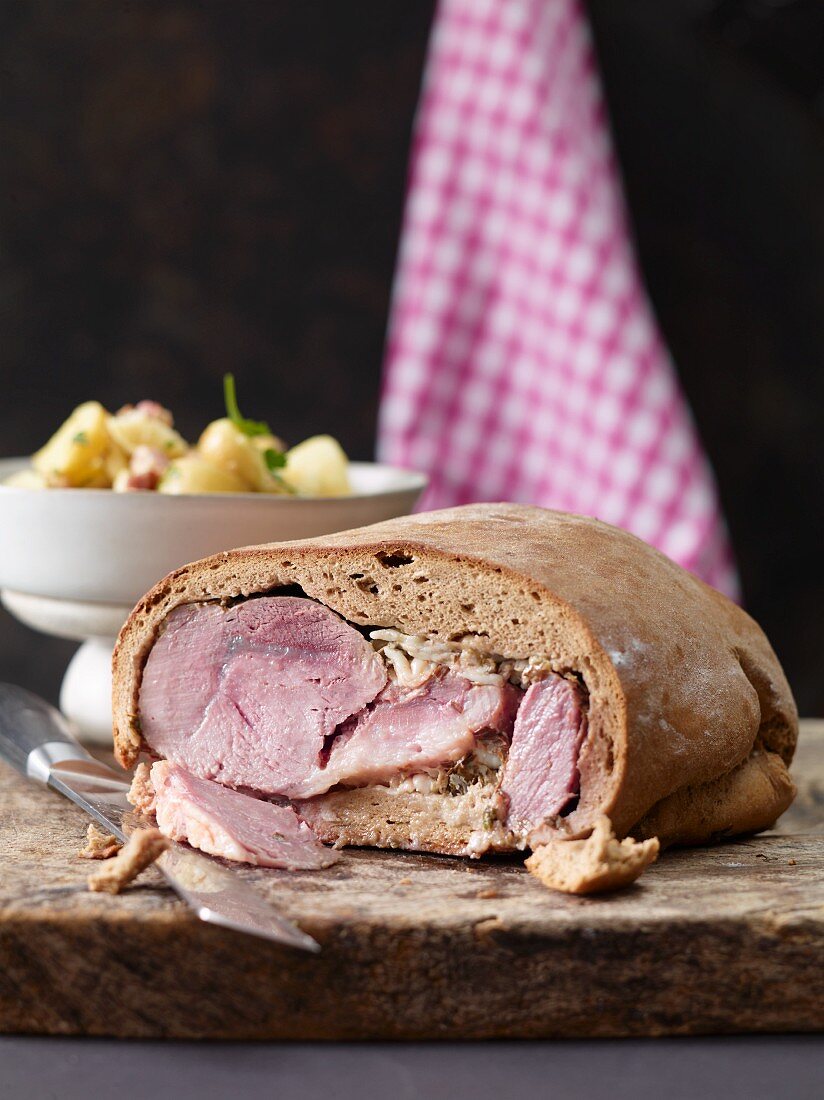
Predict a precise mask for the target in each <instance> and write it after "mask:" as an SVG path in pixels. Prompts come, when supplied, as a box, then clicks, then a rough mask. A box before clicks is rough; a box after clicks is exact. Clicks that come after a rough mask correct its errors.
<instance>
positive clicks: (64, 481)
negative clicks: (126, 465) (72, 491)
mask: <svg viewBox="0 0 824 1100" xmlns="http://www.w3.org/2000/svg"><path fill="white" fill-rule="evenodd" d="M107 419H108V414H107V412H106V410H105V409H104V408H103V406H102V405H101V404H100V402H99V401H86V402H85V403H84V404H82V405H78V407H77V408H76V409H75V410H74V412H73V413H72V414H71V416H70V417H69V418H68V420H66V421H65V422H64V423H63V424H62V425H61V426H60V427H59V428H58V429H57V431H56V432H55V433H54V435H53V436H52V437H51V439H50V440H49V441H48V443H46V445H45V446H44V447H41V449H40V450H39V451H38V452H37V453H36V454H35V455H34V456H33V458H32V465H33V466H34V468H35V470H36V471H37V472H38V473H39V474H40V475H41V476H42V477H43V478H44V479H45V481H46V484H47V485H49V486H62V487H68V486H70V487H73V488H84V487H86V488H106V487H107V486H109V485H111V483H112V479H113V477H114V473H115V472H116V468H117V467H118V464H122V463H123V461H124V460H123V457H122V453H121V452H120V449H119V447H118V446H117V444H116V443H114V442H113V441H112V440H111V439H110V437H109V433H108V431H107V428H106V421H107Z"/></svg>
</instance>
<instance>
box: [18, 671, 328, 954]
mask: <svg viewBox="0 0 824 1100" xmlns="http://www.w3.org/2000/svg"><path fill="white" fill-rule="evenodd" d="M0 758H2V759H4V760H5V761H6V762H7V763H9V764H11V765H12V767H14V768H15V769H16V770H17V771H18V772H20V774H21V775H24V776H27V777H28V778H29V779H33V780H36V781H38V782H40V783H44V784H46V785H47V786H49V787H52V788H53V789H54V790H56V791H59V792H60V793H61V794H63V795H65V796H66V798H69V799H71V801H72V802H74V803H75V804H76V805H77V806H79V807H80V808H81V809H83V810H85V811H86V813H87V814H89V815H90V816H91V817H93V818H95V820H97V821H98V822H100V824H101V825H105V827H106V828H107V829H108V830H109V831H110V832H112V833H114V835H115V836H116V837H117V838H118V839H119V840H122V841H125V840H126V839H127V838H128V835H129V833H131V832H132V831H133V830H134V829H140V828H146V827H147V826H148V825H149V824H150V823H149V822H148V821H146V819H145V818H144V817H143V816H142V815H141V814H139V813H138V812H137V811H136V810H134V808H133V807H132V806H131V804H130V803H129V801H128V799H127V798H126V794H127V792H128V790H129V782H128V781H127V780H125V779H123V778H122V777H121V776H119V775H118V774H117V772H115V771H113V770H112V768H109V767H108V766H107V765H106V764H103V763H101V762H100V761H99V760H95V758H94V757H93V756H91V755H90V754H89V753H88V752H86V750H85V749H84V748H83V746H82V745H81V744H80V743H79V742H78V741H77V739H76V738H75V737H74V735H73V733H72V731H71V728H70V726H69V724H68V722H67V721H66V719H65V718H64V717H63V715H62V714H61V713H60V712H59V711H58V710H55V708H54V707H52V706H49V704H48V703H47V702H45V700H43V699H41V698H39V697H38V696H37V695H34V694H32V693H31V692H30V691H26V690H25V689H24V688H20V687H16V686H15V685H13V684H4V683H0ZM156 866H157V867H158V868H159V869H160V871H161V872H162V873H163V875H164V876H165V878H166V881H167V882H168V883H169V885H170V886H171V887H172V888H173V889H174V890H175V891H176V892H177V893H178V894H179V896H180V897H181V898H182V899H183V900H184V901H185V902H186V903H187V905H189V906H190V908H191V909H192V910H193V911H194V913H195V914H196V915H197V916H198V917H199V918H200V920H202V921H206V922H208V923H210V924H219V925H221V926H222V927H224V928H231V929H234V930H235V931H237V932H246V933H248V934H249V935H253V936H260V937H262V938H264V939H268V940H273V941H274V942H276V943H281V944H286V945H288V946H290V947H297V948H300V949H302V950H304V951H313V952H317V951H320V945H319V944H318V943H317V941H316V940H314V939H313V938H312V937H311V936H310V935H308V934H307V933H306V932H303V931H302V930H301V929H300V928H298V927H297V925H296V924H293V923H292V922H291V921H289V920H287V919H286V918H285V917H283V916H281V915H280V914H279V913H278V912H277V910H276V909H275V908H274V907H273V906H272V905H270V904H269V902H267V901H266V900H265V899H264V898H263V897H261V895H260V894H258V893H257V891H256V890H255V889H253V887H251V886H250V885H249V884H248V883H247V882H244V880H243V879H242V878H240V876H239V875H237V874H235V873H234V872H233V871H231V870H230V869H229V868H227V867H224V866H223V865H222V864H220V863H217V862H216V861H215V860H213V859H211V858H210V857H208V856H205V855H202V854H200V853H198V852H195V851H193V850H192V849H190V848H185V847H184V846H183V845H181V844H173V845H172V846H171V847H170V848H169V849H168V850H167V851H166V852H164V853H163V854H162V855H161V856H160V858H159V859H158V860H157V864H156Z"/></svg>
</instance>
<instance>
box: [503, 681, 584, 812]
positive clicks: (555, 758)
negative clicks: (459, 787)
mask: <svg viewBox="0 0 824 1100" xmlns="http://www.w3.org/2000/svg"><path fill="white" fill-rule="evenodd" d="M585 735H586V717H585V714H584V711H583V708H582V700H581V689H580V687H579V686H578V684H577V683H574V682H573V681H571V680H566V679H564V678H563V677H562V676H549V677H547V679H545V680H541V681H540V682H539V683H537V684H532V685H531V687H529V688H528V689H527V692H526V694H525V695H524V697H523V701H522V703H521V705H520V707H519V708H518V714H517V717H516V719H515V727H514V729H513V732H512V745H511V747H510V750H509V757H508V759H507V761H506V764H505V766H504V775H503V781H502V783H501V790H502V791H503V793H504V794H505V795H507V797H508V798H509V814H508V819H507V820H508V822H509V823H510V824H511V825H513V826H514V827H515V828H516V829H518V830H527V829H533V828H535V827H536V826H537V825H539V824H540V823H541V822H542V821H545V820H546V819H547V818H549V817H553V816H554V815H556V814H559V813H561V811H562V810H563V809H564V808H565V807H566V806H568V805H569V803H570V802H571V801H572V800H573V799H574V798H575V796H576V795H577V794H578V789H579V783H580V776H579V773H578V753H579V751H580V748H581V744H582V742H583V740H584V736H585Z"/></svg>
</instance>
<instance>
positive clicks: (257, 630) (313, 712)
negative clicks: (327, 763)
mask: <svg viewBox="0 0 824 1100" xmlns="http://www.w3.org/2000/svg"><path fill="white" fill-rule="evenodd" d="M385 684H386V671H385V669H384V666H383V663H382V661H381V659H380V657H379V656H378V655H377V654H376V653H375V651H374V650H373V649H372V646H371V645H370V644H369V642H368V641H366V639H365V638H363V637H362V635H360V634H359V633H358V632H357V630H355V629H354V628H353V627H351V626H349V625H348V624H347V623H346V622H344V620H343V619H341V618H340V616H338V615H336V614H335V613H334V612H333V611H330V610H329V609H328V608H326V607H323V605H321V604H318V603H314V602H313V601H311V600H307V599H300V598H295V597H290V596H270V597H261V598H259V599H254V600H248V601H246V602H244V603H239V604H236V605H235V606H233V607H229V608H226V607H223V606H221V605H220V604H205V605H199V606H198V605H187V606H184V607H180V608H177V609H176V610H175V611H173V612H172V613H171V615H169V617H168V618H167V620H166V626H165V629H164V631H163V633H162V634H161V635H160V636H159V638H158V639H157V641H156V642H155V644H154V646H153V648H152V650H151V652H150V653H149V657H148V660H147V662H146V667H145V670H144V674H143V681H142V686H141V689H140V717H141V722H142V730H143V735H144V737H145V739H146V742H147V743H148V744H149V746H150V747H151V748H152V749H153V750H154V752H155V753H157V755H158V756H163V757H165V758H166V759H167V760H169V761H171V762H172V763H173V764H177V765H179V766H181V767H183V768H185V769H186V770H188V771H190V772H192V773H193V774H194V775H197V776H200V777H201V778H203V779H217V780H219V781H220V782H221V783H225V784H227V785H228V786H232V787H248V788H250V789H252V790H256V791H261V792H263V793H265V794H288V793H289V792H290V791H291V790H292V789H293V786H294V782H295V779H296V778H300V779H302V778H303V777H305V776H306V775H308V774H309V773H311V772H312V770H313V769H314V768H315V767H316V766H317V763H318V760H319V758H320V755H321V752H322V750H323V747H324V742H325V739H326V738H327V737H330V736H331V735H332V734H333V733H334V732H335V730H336V729H337V727H338V726H339V725H340V724H341V723H342V722H344V721H345V720H346V719H347V718H349V717H351V716H352V715H354V714H357V713H359V712H360V711H361V710H363V708H364V707H365V706H366V705H367V704H368V703H371V702H372V700H373V699H374V698H375V697H376V696H377V695H378V693H379V692H380V691H381V689H382V688H383V687H384V685H385Z"/></svg>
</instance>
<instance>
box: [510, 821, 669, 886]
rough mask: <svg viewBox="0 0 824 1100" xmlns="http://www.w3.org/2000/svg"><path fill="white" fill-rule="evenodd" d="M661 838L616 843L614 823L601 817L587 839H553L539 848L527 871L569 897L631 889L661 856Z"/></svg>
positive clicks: (528, 863)
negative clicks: (622, 887) (623, 888)
mask: <svg viewBox="0 0 824 1100" xmlns="http://www.w3.org/2000/svg"><path fill="white" fill-rule="evenodd" d="M659 847H660V845H659V843H658V837H652V838H651V839H650V840H644V841H642V842H641V843H639V842H637V841H635V840H632V838H631V837H627V839H626V840H620V841H619V840H616V839H615V833H614V832H613V830H612V822H611V821H610V820H609V818H608V817H605V816H602V817H599V818H598V820H597V821H596V822H595V824H594V826H593V828H592V833H591V835H590V836H589V837H587V838H586V839H585V840H555V839H553V840H550V841H549V842H548V843H547V844H541V845H540V846H539V847H537V848H536V849H535V851H534V852H533V853H532V855H531V856H530V857H529V859H527V861H526V868H527V870H528V871H529V872H530V873H531V874H533V875H535V877H536V878H538V879H540V880H541V882H542V883H543V884H544V886H549V887H550V889H552V890H561V891H562V892H563V893H565V894H596V893H601V892H603V891H606V890H617V889H619V888H620V887H621V886H628V885H629V883H631V882H634V881H635V880H636V879H637V878H638V876H639V875H640V874H641V873H642V872H643V871H644V870H645V869H646V868H647V867H648V866H649V865H650V863H652V862H653V861H654V860H655V859H657V857H658V850H659Z"/></svg>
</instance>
